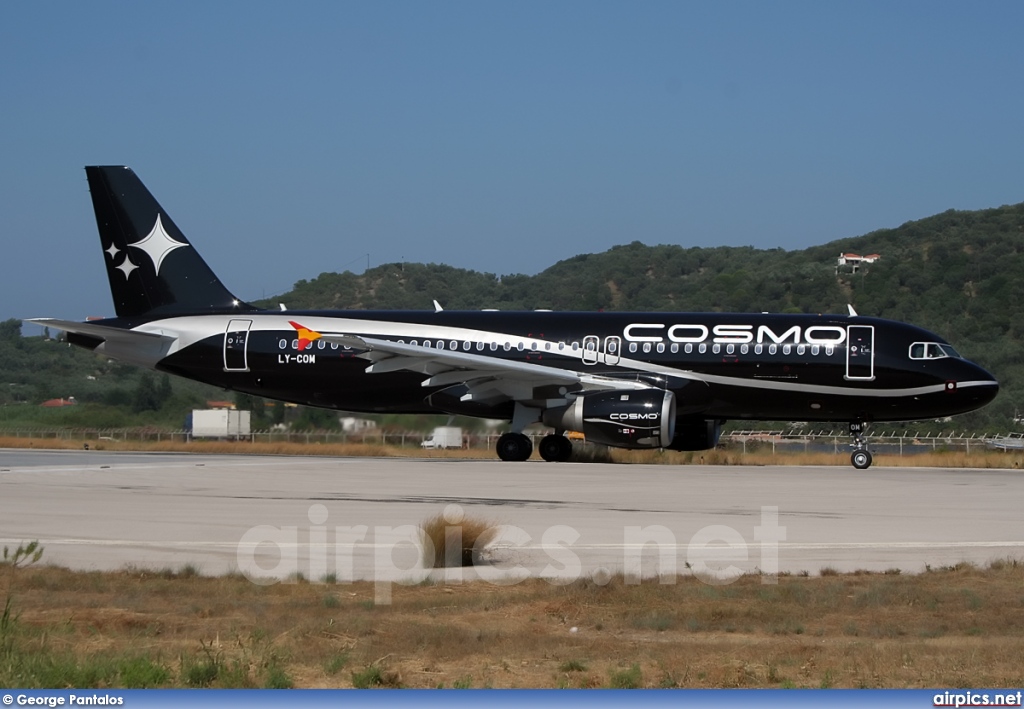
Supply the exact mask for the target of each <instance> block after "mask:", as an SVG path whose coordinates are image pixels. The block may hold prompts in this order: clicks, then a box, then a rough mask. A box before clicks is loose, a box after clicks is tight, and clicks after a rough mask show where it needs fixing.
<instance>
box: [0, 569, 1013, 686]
mask: <svg viewBox="0 0 1024 709" xmlns="http://www.w3.org/2000/svg"><path fill="white" fill-rule="evenodd" d="M4 572H5V570H4V569H2V568H0V574H2V573H4ZM18 574H19V576H18V579H17V581H18V589H19V591H18V595H17V598H16V603H17V606H18V610H19V611H20V612H21V619H20V621H19V623H18V627H17V631H16V634H15V637H14V644H13V648H12V649H11V651H10V652H7V653H6V654H3V655H0V685H2V686H8V687H10V686H24V687H32V686H53V687H60V686H77V687H89V686H214V687H262V686H296V687H351V686H402V687H437V686H446V687H453V686H460V687H559V686H568V687H608V686H620V687H659V686H664V687H670V686H685V687H980V686H986V687H1015V686H1020V685H1022V684H1024V670H1022V668H1021V664H1020V658H1021V657H1022V656H1024V590H1022V589H1024V585H1022V584H1024V565H1022V564H1019V563H1017V562H1013V561H1004V562H999V563H996V564H992V565H991V566H990V567H989V568H986V569H978V568H974V567H972V566H969V565H957V566H955V567H949V568H944V569H941V570H936V571H932V572H930V573H923V574H920V575H906V574H902V575H895V574H870V573H860V574H850V575H843V574H836V575H829V576H810V577H795V576H784V577H781V578H780V579H778V584H777V585H765V584H762V582H761V581H762V579H761V578H759V577H757V576H745V577H742V578H740V579H739V580H738V581H736V582H735V583H732V584H730V585H727V586H708V585H705V584H703V583H701V582H700V581H698V580H696V579H693V578H690V577H685V578H679V579H677V580H676V581H677V582H676V583H674V584H672V585H661V584H658V583H653V582H645V583H643V584H639V585H630V584H626V583H625V582H624V581H623V579H622V578H621V577H616V578H613V579H612V580H611V581H610V582H609V583H608V584H606V585H604V586H600V585H596V584H594V583H593V582H589V581H579V582H575V583H572V584H569V585H567V586H554V585H551V584H549V583H547V582H545V581H541V580H530V581H525V582H522V583H519V584H516V585H513V586H494V585H489V584H485V583H482V582H477V583H465V584H458V585H443V584H438V583H427V584H421V585H418V586H396V587H394V589H393V594H392V599H393V602H392V604H391V605H388V606H375V605H374V603H373V598H374V587H373V584H371V583H357V584H352V585H334V584H310V583H291V584H279V585H276V586H257V585H254V584H252V583H249V582H248V581H246V580H245V579H244V578H242V577H240V576H226V577H219V578H206V577H201V576H196V575H194V574H191V573H171V572H163V573H153V572H141V571H137V570H126V571H122V572H111V573H99V572H90V573H75V572H71V571H68V570H65V569H60V568H55V567H40V568H36V567H32V568H27V569H21V570H19V572H18ZM573 627H575V628H578V632H571V630H570V629H571V628H573Z"/></svg>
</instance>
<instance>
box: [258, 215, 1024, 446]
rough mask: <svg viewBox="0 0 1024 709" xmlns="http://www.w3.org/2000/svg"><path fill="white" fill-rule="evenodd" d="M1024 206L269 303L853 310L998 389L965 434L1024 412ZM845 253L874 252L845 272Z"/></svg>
mask: <svg viewBox="0 0 1024 709" xmlns="http://www.w3.org/2000/svg"><path fill="white" fill-rule="evenodd" d="M1022 250H1024V204H1016V205H1010V206H1004V207H999V208H997V209H986V210H981V211H973V212H967V211H954V210H950V211H947V212H943V213H942V214H937V215H935V216H933V217H928V218H926V219H921V220H918V221H913V222H908V223H906V224H903V225H902V226H900V227H897V228H895V229H882V230H879V231H875V232H872V233H870V234H866V235H864V236H860V237H856V238H850V239H841V240H838V241H832V242H829V243H827V244H824V245H822V246H815V247H811V248H808V249H804V250H801V251H784V250H782V249H768V250H765V249H755V248H752V247H739V248H737V247H706V248H682V247H679V246H671V245H662V246H646V245H644V244H642V243H640V242H633V243H631V244H627V245H624V246H617V247H615V248H612V249H610V250H608V251H606V252H604V253H599V254H582V255H580V256H576V257H573V258H570V259H566V260H565V261H560V262H559V263H556V264H555V265H554V266H551V267H550V268H548V269H547V270H545V271H543V272H541V273H539V274H537V275H536V276H524V275H511V276H501V277H498V276H496V275H494V274H491V273H479V272H476V271H469V270H465V269H457V268H453V267H451V266H445V265H437V264H385V265H382V266H379V267H377V268H373V269H370V270H368V271H367V272H366V273H364V274H362V275H355V274H353V273H348V272H346V273H341V274H338V273H323V274H321V275H320V276H318V277H317V278H315V279H313V280H310V281H299V282H298V283H297V284H296V285H295V288H294V289H293V290H292V291H291V292H289V293H285V294H283V295H281V296H278V297H275V298H273V299H272V300H268V301H266V302H265V303H264V304H265V305H266V306H267V307H276V304H277V303H278V302H282V303H285V304H286V305H287V306H288V307H289V308H290V309H301V308H338V309H344V308H379V309H385V310H388V309H406V308H408V309H428V308H430V307H432V306H431V300H432V299H437V300H438V301H439V302H440V303H441V304H442V305H443V306H444V307H445V308H446V309H450V310H458V309H481V308H500V309H502V310H517V309H524V310H531V309H536V308H551V309H554V310H621V311H624V310H653V311H721V312H727V311H739V312H762V311H771V312H804V313H811V312H839V313H844V312H846V306H847V304H848V303H849V304H852V305H853V306H854V307H855V308H856V309H857V311H858V312H859V313H861V314H862V315H872V316H878V317H884V318H891V319H894V320H902V321H907V322H912V323H914V324H916V325H920V326H922V327H925V328H928V329H931V330H934V331H935V332H937V333H939V334H941V335H943V336H944V337H946V338H947V339H949V340H950V341H951V342H953V343H954V344H955V345H956V346H957V347H958V348H959V349H960V351H961V352H962V353H963V354H964V355H965V356H967V357H969V358H971V359H973V360H975V361H977V362H978V363H979V364H981V365H983V366H985V367H987V368H988V369H989V370H991V371H992V372H993V373H995V374H996V376H997V377H998V378H999V380H1000V382H1001V383H1002V384H1003V390H1002V392H1001V393H1000V396H999V398H998V399H996V401H995V402H993V403H992V405H990V406H989V407H988V408H986V409H985V410H984V411H981V412H978V413H975V414H971V415H968V416H962V417H959V418H958V419H957V421H958V425H961V426H964V425H969V426H972V427H978V428H981V427H985V428H997V429H1002V430H1006V429H1008V428H1010V427H1011V426H1012V419H1013V417H1014V413H1015V411H1016V409H1017V407H1018V406H1024V356H1022V355H1021V335H1022V330H1024V255H1022ZM842 252H846V253H849V252H853V253H858V254H862V255H863V254H872V253H877V254H879V255H880V256H881V259H880V260H879V261H877V262H876V263H874V264H871V265H869V266H865V267H862V268H860V269H859V270H858V272H857V273H849V272H839V273H837V258H838V256H839V254H840V253H842Z"/></svg>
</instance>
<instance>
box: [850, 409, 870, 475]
mask: <svg viewBox="0 0 1024 709" xmlns="http://www.w3.org/2000/svg"><path fill="white" fill-rule="evenodd" d="M866 428H867V425H866V424H865V423H864V422H863V421H851V422H850V435H851V436H853V453H851V454H850V462H851V463H853V467H855V468H856V469H857V470H867V469H868V468H870V467H871V453H870V451H868V442H867V441H866V440H864V431H865V429H866Z"/></svg>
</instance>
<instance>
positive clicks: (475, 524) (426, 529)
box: [420, 505, 500, 569]
mask: <svg viewBox="0 0 1024 709" xmlns="http://www.w3.org/2000/svg"><path fill="white" fill-rule="evenodd" d="M420 530H422V533H423V537H424V542H425V543H424V545H423V566H424V568H427V569H441V568H446V567H456V566H474V565H476V564H479V563H480V562H481V561H482V559H483V554H484V552H485V550H486V548H487V545H488V544H490V543H491V542H493V541H494V540H495V538H497V536H498V532H499V531H500V529H499V528H498V524H497V523H496V522H493V521H490V520H485V519H481V518H479V517H466V516H465V515H464V514H463V512H462V508H461V507H459V506H458V505H450V506H449V507H448V508H447V509H446V510H445V511H444V512H441V513H438V514H436V515H434V516H433V517H431V518H429V519H428V520H426V521H425V522H423V524H421V525H420Z"/></svg>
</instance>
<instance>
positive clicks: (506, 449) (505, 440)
mask: <svg viewBox="0 0 1024 709" xmlns="http://www.w3.org/2000/svg"><path fill="white" fill-rule="evenodd" d="M542 445H543V444H542ZM495 448H496V449H497V451H498V457H499V458H501V459H502V460H511V461H522V460H526V459H527V458H529V457H530V456H531V455H532V454H533V443H532V442H531V441H530V439H529V437H528V436H524V435H523V434H522V433H506V434H503V435H502V436H501V438H499V439H498V444H497V445H496V446H495Z"/></svg>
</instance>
